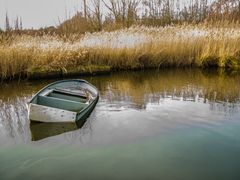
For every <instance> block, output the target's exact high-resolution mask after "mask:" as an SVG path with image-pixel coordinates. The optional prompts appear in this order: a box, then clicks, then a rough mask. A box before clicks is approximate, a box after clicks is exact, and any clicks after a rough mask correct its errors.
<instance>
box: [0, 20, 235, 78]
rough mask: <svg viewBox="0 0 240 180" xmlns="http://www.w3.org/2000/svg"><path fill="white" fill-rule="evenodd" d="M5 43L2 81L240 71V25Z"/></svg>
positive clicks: (15, 38) (0, 52)
mask: <svg viewBox="0 0 240 180" xmlns="http://www.w3.org/2000/svg"><path fill="white" fill-rule="evenodd" d="M4 36H7V35H4ZM0 42H1V43H0V73H1V74H0V77H1V79H5V78H14V77H15V78H16V77H19V76H20V75H21V76H22V77H23V76H24V77H26V76H28V77H31V76H38V74H39V75H42V76H44V74H51V73H53V74H54V73H57V74H58V73H60V74H64V75H67V74H71V73H73V74H76V73H81V72H83V73H88V72H90V73H91V72H97V71H101V72H103V71H109V70H110V69H136V68H150V67H155V68H159V67H168V66H175V67H180V66H198V67H210V66H216V67H224V68H231V69H238V68H240V26H239V25H238V24H234V23H233V24H225V25H221V26H216V25H215V26H208V25H204V24H202V25H175V26H166V27H158V28H154V27H145V26H135V27H131V28H129V29H122V30H117V31H113V32H98V33H93V34H90V33H89V34H85V35H74V34H73V35H70V36H68V37H64V36H61V37H60V36H57V35H44V36H29V35H21V36H19V35H11V38H2V40H1V41H0Z"/></svg>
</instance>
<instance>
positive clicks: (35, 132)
mask: <svg viewBox="0 0 240 180" xmlns="http://www.w3.org/2000/svg"><path fill="white" fill-rule="evenodd" d="M84 122H85V121H79V122H78V123H72V122H70V123H69V122H68V123H38V122H31V123H30V130H31V134H32V140H33V141H38V140H41V139H44V138H47V137H51V136H56V135H59V134H62V133H66V132H69V131H74V130H77V129H78V128H81V127H82V126H83V124H84Z"/></svg>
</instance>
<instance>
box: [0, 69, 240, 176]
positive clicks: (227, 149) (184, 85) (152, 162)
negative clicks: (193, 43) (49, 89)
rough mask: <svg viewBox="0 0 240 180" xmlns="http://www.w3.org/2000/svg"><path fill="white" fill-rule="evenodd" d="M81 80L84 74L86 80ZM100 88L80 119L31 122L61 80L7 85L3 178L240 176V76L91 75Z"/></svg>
mask: <svg viewBox="0 0 240 180" xmlns="http://www.w3.org/2000/svg"><path fill="white" fill-rule="evenodd" d="M78 78H81V77H78ZM85 79H86V80H88V81H89V82H91V83H93V84H94V85H95V86H96V87H97V88H98V89H99V91H100V100H99V103H98V104H97V106H96V108H95V110H94V111H93V113H92V114H91V116H90V117H89V118H88V119H87V121H86V122H85V123H84V124H83V126H82V127H81V128H80V129H79V128H77V127H76V125H75V124H44V123H40V124H32V123H31V124H30V122H29V120H28V118H27V109H26V102H27V101H28V100H29V99H30V98H31V97H32V96H33V94H34V93H36V92H37V91H38V90H39V89H41V88H42V87H44V86H45V85H47V84H49V83H51V82H53V81H55V80H47V81H46V80H43V81H32V82H21V83H20V84H19V83H17V82H15V83H9V84H2V85H0V179H1V180H2V179H49V178H51V179H66V178H69V179H184V180H186V179H201V180H202V179H211V180H212V179H217V180H219V179H236V180H238V179H240V75H239V74H236V73H231V74H225V73H223V72H220V71H208V72H203V71H201V70H191V69H188V70H159V71H155V70H152V71H140V72H121V73H113V74H111V75H105V76H98V77H85Z"/></svg>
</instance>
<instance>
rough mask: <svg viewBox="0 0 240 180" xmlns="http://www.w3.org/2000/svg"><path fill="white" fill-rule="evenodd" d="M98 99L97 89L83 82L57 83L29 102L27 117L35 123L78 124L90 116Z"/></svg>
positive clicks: (74, 80) (64, 81)
mask: <svg viewBox="0 0 240 180" xmlns="http://www.w3.org/2000/svg"><path fill="white" fill-rule="evenodd" d="M98 98H99V93H98V90H97V88H96V87H95V86H93V85H92V84H90V83H89V82H87V81H85V80H81V79H73V80H61V81H57V82H54V83H52V84H49V85H48V86H46V87H44V88H43V89H42V90H40V91H39V92H38V93H37V94H36V95H35V96H34V97H33V98H32V99H31V100H30V102H29V105H28V116H29V119H30V120H31V121H37V122H78V121H81V120H85V119H86V118H87V117H88V116H89V115H90V114H91V112H92V111H93V109H94V107H95V106H96V104H97V102H98Z"/></svg>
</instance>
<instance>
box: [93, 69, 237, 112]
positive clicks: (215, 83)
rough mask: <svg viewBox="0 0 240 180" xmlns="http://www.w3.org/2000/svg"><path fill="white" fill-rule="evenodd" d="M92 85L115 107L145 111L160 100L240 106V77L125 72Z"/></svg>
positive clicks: (191, 72) (187, 72)
mask: <svg viewBox="0 0 240 180" xmlns="http://www.w3.org/2000/svg"><path fill="white" fill-rule="evenodd" d="M99 80H100V79H98V80H97V81H95V80H93V83H94V84H96V85H97V87H98V88H99V89H100V90H101V95H102V97H103V98H104V99H105V100H106V101H107V102H111V104H115V105H116V106H119V107H122V106H129V105H130V106H131V107H136V108H145V107H146V103H148V102H157V101H159V99H165V98H170V99H173V100H183V101H195V102H199V101H202V102H205V103H206V102H230V103H236V102H239V97H240V76H239V75H235V76H228V75H227V74H224V73H222V72H220V73H219V72H216V71H208V72H206V71H204V72H202V71H201V70H199V69H198V70H196V69H195V70H189V69H188V70H176V69H173V70H171V69H170V70H162V69H161V70H159V71H143V72H131V73H129V72H122V73H117V74H113V75H112V76H111V77H105V78H103V79H102V80H101V81H99Z"/></svg>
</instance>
